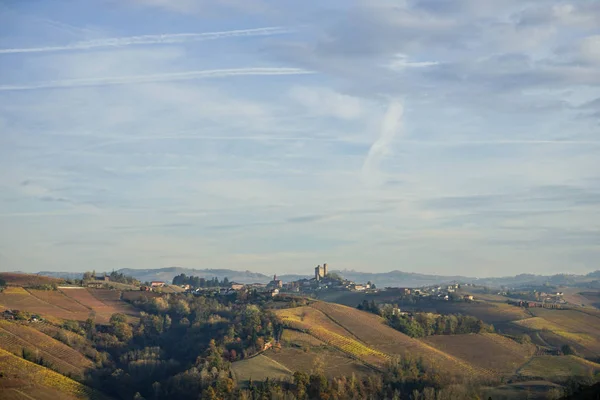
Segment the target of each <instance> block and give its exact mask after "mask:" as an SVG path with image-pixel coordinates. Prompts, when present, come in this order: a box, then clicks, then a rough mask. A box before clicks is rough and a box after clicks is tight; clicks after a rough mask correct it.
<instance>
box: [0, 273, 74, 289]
mask: <svg viewBox="0 0 600 400" xmlns="http://www.w3.org/2000/svg"><path fill="white" fill-rule="evenodd" d="M0 279H3V280H4V281H5V282H6V284H7V286H20V287H32V286H40V285H52V284H56V285H58V284H61V283H63V282H64V279H61V278H53V277H49V276H43V274H40V275H34V274H24V273H18V272H0Z"/></svg>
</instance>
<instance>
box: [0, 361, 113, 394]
mask: <svg viewBox="0 0 600 400" xmlns="http://www.w3.org/2000/svg"><path fill="white" fill-rule="evenodd" d="M0 365H1V366H2V375H1V376H0V398H3V399H29V400H31V399H34V400H49V399H66V400H73V399H93V400H108V397H106V396H105V395H103V394H101V393H99V392H97V391H95V390H93V389H90V388H89V387H87V386H84V385H82V384H81V383H79V382H76V381H74V380H73V379H70V378H67V377H66V376H63V375H61V374H59V373H57V372H54V371H52V370H50V369H48V368H45V367H42V366H41V365H38V364H34V363H32V362H29V361H27V360H24V359H22V358H20V357H17V356H15V355H14V354H11V353H10V352H8V351H6V350H3V349H0Z"/></svg>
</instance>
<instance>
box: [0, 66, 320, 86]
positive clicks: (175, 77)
mask: <svg viewBox="0 0 600 400" xmlns="http://www.w3.org/2000/svg"><path fill="white" fill-rule="evenodd" d="M312 73H313V72H312V71H308V70H305V69H300V68H230V69H213V70H200V71H186V72H173V73H163V74H153V75H134V76H115V77H100V78H88V79H66V80H61V81H47V82H39V83H32V84H25V85H3V86H0V91H18V90H37V89H64V88H75V87H90V86H114V85H132V84H139V83H152V82H170V81H183V80H194V79H212V78H226V77H233V76H277V75H305V74H312Z"/></svg>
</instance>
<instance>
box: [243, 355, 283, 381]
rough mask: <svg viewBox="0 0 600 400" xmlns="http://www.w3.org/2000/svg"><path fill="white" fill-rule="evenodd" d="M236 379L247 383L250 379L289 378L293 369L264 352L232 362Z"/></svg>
mask: <svg viewBox="0 0 600 400" xmlns="http://www.w3.org/2000/svg"><path fill="white" fill-rule="evenodd" d="M231 369H232V371H233V373H234V375H235V378H236V380H237V381H238V382H239V383H241V384H242V385H245V384H247V383H248V381H249V380H250V379H252V380H257V381H258V380H265V379H267V378H269V379H289V378H291V376H292V373H293V372H292V371H290V370H289V369H287V368H286V367H284V366H283V365H281V364H279V363H278V362H277V361H274V360H272V359H270V358H268V357H266V356H264V355H262V354H259V355H257V356H255V357H252V358H248V359H245V360H241V361H237V362H234V363H233V364H231Z"/></svg>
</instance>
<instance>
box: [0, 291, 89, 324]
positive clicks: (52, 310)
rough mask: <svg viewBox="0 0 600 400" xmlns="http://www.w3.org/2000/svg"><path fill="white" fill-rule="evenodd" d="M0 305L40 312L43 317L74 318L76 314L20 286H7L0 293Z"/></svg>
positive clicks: (35, 312)
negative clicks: (33, 294) (41, 298)
mask: <svg viewBox="0 0 600 400" xmlns="http://www.w3.org/2000/svg"><path fill="white" fill-rule="evenodd" d="M0 305H2V306H3V307H4V308H7V309H15V310H22V311H27V312H30V313H34V314H40V315H42V316H44V317H45V318H48V317H55V318H61V319H75V318H76V317H77V316H79V315H78V314H75V313H72V312H70V311H68V310H65V309H63V308H60V307H56V306H54V305H53V304H50V303H47V302H45V301H43V300H40V299H38V298H37V297H35V296H32V295H31V293H29V292H28V291H27V290H25V289H23V288H20V287H9V288H6V289H5V290H4V291H3V292H1V293H0Z"/></svg>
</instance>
